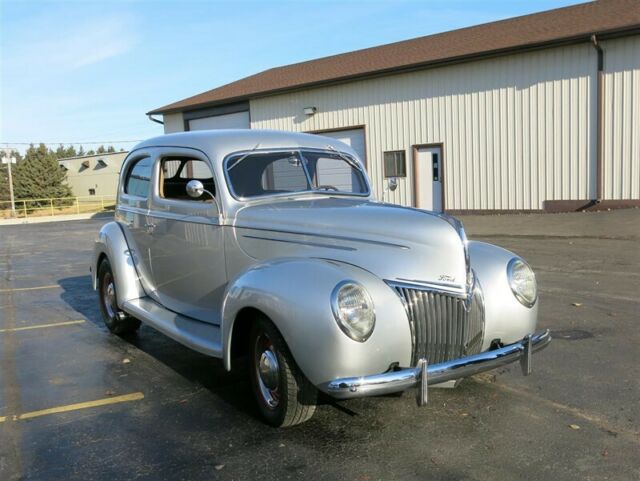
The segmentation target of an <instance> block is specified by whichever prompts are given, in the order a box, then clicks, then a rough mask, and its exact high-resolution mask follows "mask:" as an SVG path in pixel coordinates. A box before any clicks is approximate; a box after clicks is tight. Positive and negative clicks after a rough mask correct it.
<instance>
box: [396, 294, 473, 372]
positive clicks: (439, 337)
mask: <svg viewBox="0 0 640 481" xmlns="http://www.w3.org/2000/svg"><path fill="white" fill-rule="evenodd" d="M390 284H391V286H392V287H393V288H394V289H395V290H396V292H397V293H398V295H399V296H400V297H401V298H402V299H404V301H405V306H406V308H407V313H408V315H409V324H410V327H411V337H412V345H413V351H412V357H411V365H412V366H415V365H416V363H417V362H418V359H420V358H426V359H427V362H429V364H435V363H439V362H445V361H449V360H451V359H457V358H459V357H463V356H468V355H470V354H476V353H478V352H480V348H481V347H482V337H483V332H484V301H483V298H482V290H481V289H480V286H479V284H477V283H476V284H475V286H474V288H473V290H472V294H471V296H470V297H468V298H464V299H463V298H460V297H456V296H453V295H450V294H445V293H442V292H438V291H435V290H427V289H421V288H414V287H410V286H407V285H405V284H394V283H390Z"/></svg>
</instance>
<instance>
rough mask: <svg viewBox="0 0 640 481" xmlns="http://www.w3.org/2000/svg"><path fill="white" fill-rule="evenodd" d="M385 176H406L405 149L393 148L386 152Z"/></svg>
mask: <svg viewBox="0 0 640 481" xmlns="http://www.w3.org/2000/svg"><path fill="white" fill-rule="evenodd" d="M384 176H385V178H388V177H406V176H407V160H406V157H405V152H404V150H392V151H389V152H385V153H384Z"/></svg>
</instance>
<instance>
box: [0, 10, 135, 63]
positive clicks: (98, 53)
mask: <svg viewBox="0 0 640 481" xmlns="http://www.w3.org/2000/svg"><path fill="white" fill-rule="evenodd" d="M51 23H52V22H47V24H46V25H42V23H41V22H34V24H33V25H31V26H30V28H28V29H22V30H21V33H22V34H23V35H24V38H22V39H14V41H12V42H11V43H12V44H13V46H14V48H13V49H11V51H10V53H9V58H8V59H6V60H7V63H8V64H10V65H12V67H13V68H16V69H21V68H33V67H36V68H38V69H39V70H41V69H46V71H49V72H50V73H52V71H53V73H61V72H68V71H72V70H76V69H78V68H81V67H85V66H87V65H92V64H95V63H98V62H101V61H103V60H107V59H110V58H113V57H117V56H119V55H122V54H125V53H127V52H129V51H130V50H131V49H132V48H133V47H134V46H135V45H136V43H137V36H136V33H135V28H134V23H133V22H132V20H131V18H129V17H128V16H126V15H123V16H117V15H112V16H104V15H96V16H92V17H91V18H87V19H86V21H85V22H80V23H70V22H67V23H66V25H65V24H63V25H62V26H61V25H59V24H58V25H56V26H55V28H53V27H52V25H51ZM38 24H40V25H38ZM54 25H55V22H54ZM21 36H22V35H21Z"/></svg>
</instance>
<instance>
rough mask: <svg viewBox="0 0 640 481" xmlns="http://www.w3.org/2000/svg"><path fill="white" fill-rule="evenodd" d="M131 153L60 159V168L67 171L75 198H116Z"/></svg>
mask: <svg viewBox="0 0 640 481" xmlns="http://www.w3.org/2000/svg"><path fill="white" fill-rule="evenodd" d="M128 153H129V152H110V153H104V154H95V155H83V156H81V157H67V158H66V159H60V160H59V161H58V162H59V163H60V167H61V168H63V169H65V170H66V171H67V184H69V187H71V191H72V192H73V195H74V196H77V197H85V196H90V195H98V196H114V197H115V195H116V192H117V190H118V176H119V175H120V168H121V167H122V162H124V159H125V157H126V156H127V154H128Z"/></svg>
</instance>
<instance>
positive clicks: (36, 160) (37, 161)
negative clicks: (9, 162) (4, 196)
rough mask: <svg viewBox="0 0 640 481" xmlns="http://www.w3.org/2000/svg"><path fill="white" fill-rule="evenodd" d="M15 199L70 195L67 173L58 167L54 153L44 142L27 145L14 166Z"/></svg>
mask: <svg viewBox="0 0 640 481" xmlns="http://www.w3.org/2000/svg"><path fill="white" fill-rule="evenodd" d="M15 167H16V168H15V176H14V193H15V196H16V199H34V198H37V199H43V198H52V197H53V198H55V197H70V196H71V189H70V188H69V186H68V185H67V184H66V180H67V173H66V171H65V170H64V169H61V168H60V164H58V160H57V158H56V153H55V152H53V151H52V150H51V149H48V148H47V147H46V146H45V145H44V144H40V145H39V146H38V147H34V146H33V145H31V146H29V148H28V149H27V152H26V154H25V156H24V159H23V160H22V161H21V162H19V163H17V164H16V166H15Z"/></svg>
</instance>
